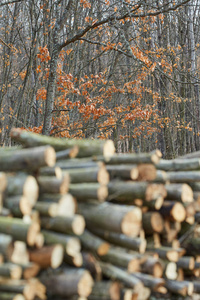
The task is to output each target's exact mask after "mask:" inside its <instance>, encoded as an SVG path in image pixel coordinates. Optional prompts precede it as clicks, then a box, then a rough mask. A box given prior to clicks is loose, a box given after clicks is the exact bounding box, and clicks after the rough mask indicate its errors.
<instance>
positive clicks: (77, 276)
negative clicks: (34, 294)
mask: <svg viewBox="0 0 200 300" xmlns="http://www.w3.org/2000/svg"><path fill="white" fill-rule="evenodd" d="M40 279H41V281H42V282H43V284H44V285H45V286H46V288H47V292H48V293H49V294H50V295H57V296H60V297H71V296H73V295H79V296H81V297H88V296H89V295H90V294H91V291H92V286H93V284H94V282H93V279H92V276H91V275H90V273H89V272H88V271H87V270H84V269H81V268H79V269H74V268H67V269H63V270H62V273H60V274H56V273H54V274H52V275H49V276H43V277H40Z"/></svg>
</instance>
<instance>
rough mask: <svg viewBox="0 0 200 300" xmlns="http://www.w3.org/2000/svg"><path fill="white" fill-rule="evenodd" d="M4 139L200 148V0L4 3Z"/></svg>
mask: <svg viewBox="0 0 200 300" xmlns="http://www.w3.org/2000/svg"><path fill="white" fill-rule="evenodd" d="M0 55H1V60H0V143H1V145H10V143H11V142H10V137H9V133H10V130H11V128H12V127H21V128H26V129H28V130H31V131H34V132H38V133H43V134H47V135H52V136H60V137H66V138H83V137H84V138H103V139H105V138H106V139H107V138H111V139H113V140H114V142H115V146H116V149H117V151H118V152H133V151H135V152H140V151H143V152H144V151H145V152H146V151H151V150H153V149H155V148H158V149H160V150H161V152H162V153H163V156H164V157H165V158H173V157H176V156H178V155H183V154H185V153H188V152H192V151H196V150H199V149H200V136H199V135H200V95H199V83H200V77H199V72H200V1H199V0H193V1H190V0H187V1H183V0H182V1H180V0H161V1H159V0H149V1H140V0H136V1H134V0H118V1H114V0H1V1H0Z"/></svg>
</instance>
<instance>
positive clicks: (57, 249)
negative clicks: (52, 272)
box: [51, 245, 64, 269]
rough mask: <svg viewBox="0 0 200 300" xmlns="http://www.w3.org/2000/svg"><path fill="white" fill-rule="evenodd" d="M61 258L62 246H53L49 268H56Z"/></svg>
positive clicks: (62, 254)
mask: <svg viewBox="0 0 200 300" xmlns="http://www.w3.org/2000/svg"><path fill="white" fill-rule="evenodd" d="M63 257H64V251H63V247H62V245H55V246H54V249H53V252H52V255H51V267H52V268H53V269H56V268H58V267H59V266H60V265H61V263H62V261H63Z"/></svg>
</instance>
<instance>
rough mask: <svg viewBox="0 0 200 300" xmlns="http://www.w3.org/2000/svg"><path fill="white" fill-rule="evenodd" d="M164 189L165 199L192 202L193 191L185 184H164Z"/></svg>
mask: <svg viewBox="0 0 200 300" xmlns="http://www.w3.org/2000/svg"><path fill="white" fill-rule="evenodd" d="M165 188H166V190H167V196H166V199H168V200H173V201H174V200H176V201H179V202H192V201H193V190H192V188H191V187H190V186H189V185H188V184H186V183H183V184H181V183H171V184H166V185H165Z"/></svg>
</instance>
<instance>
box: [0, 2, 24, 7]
mask: <svg viewBox="0 0 200 300" xmlns="http://www.w3.org/2000/svg"><path fill="white" fill-rule="evenodd" d="M22 1H24V0H9V1H6V2H3V3H0V7H1V6H4V5H7V4H12V3H16V2H22Z"/></svg>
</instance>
